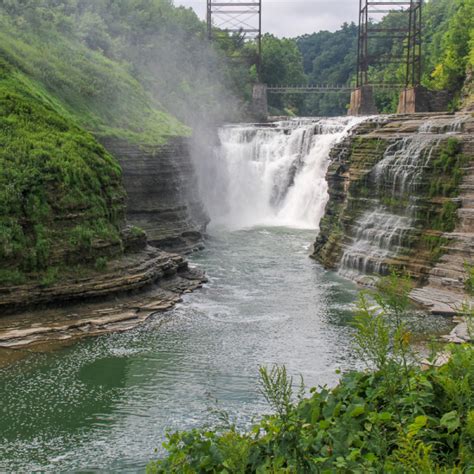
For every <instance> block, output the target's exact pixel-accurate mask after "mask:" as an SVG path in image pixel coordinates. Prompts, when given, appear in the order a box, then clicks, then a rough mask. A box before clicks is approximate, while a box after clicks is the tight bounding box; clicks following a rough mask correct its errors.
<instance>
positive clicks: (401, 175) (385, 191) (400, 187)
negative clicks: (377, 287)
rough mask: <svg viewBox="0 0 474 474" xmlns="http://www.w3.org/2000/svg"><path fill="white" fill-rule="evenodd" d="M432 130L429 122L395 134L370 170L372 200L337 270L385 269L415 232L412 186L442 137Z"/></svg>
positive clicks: (348, 272) (363, 271) (356, 272)
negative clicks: (410, 133) (408, 133)
mask: <svg viewBox="0 0 474 474" xmlns="http://www.w3.org/2000/svg"><path fill="white" fill-rule="evenodd" d="M453 131H454V130H453ZM431 132H432V130H431V127H430V125H429V124H424V125H422V126H421V127H420V128H419V130H418V133H417V134H415V135H413V136H410V137H405V138H400V139H398V140H396V141H395V142H394V143H393V144H391V145H390V146H389V147H388V148H387V150H386V151H385V154H384V157H383V159H382V160H381V161H380V162H379V163H378V164H377V165H376V166H375V167H374V169H373V170H372V172H371V175H370V176H369V180H370V181H372V182H373V183H374V184H375V189H376V195H375V196H373V202H374V204H373V207H372V209H370V210H368V211H366V212H364V213H363V214H362V215H361V216H360V217H359V218H358V219H357V220H356V222H355V224H354V228H353V232H352V234H353V240H352V243H351V244H350V245H349V246H348V247H347V248H346V250H345V252H344V254H343V256H342V259H341V264H340V270H339V271H340V273H341V274H343V275H345V276H348V277H350V278H354V279H359V278H358V277H359V276H360V275H361V274H362V275H367V274H375V275H380V274H385V273H387V272H388V271H389V260H390V259H391V258H393V257H395V256H397V255H399V254H400V251H401V250H402V248H403V246H404V244H406V243H407V240H408V239H409V237H410V235H412V234H413V233H415V232H416V228H415V224H416V210H417V202H416V198H415V197H414V195H415V193H414V191H415V190H416V188H417V186H419V185H420V179H421V176H422V173H423V169H424V168H426V167H427V166H429V164H430V161H431V159H432V156H433V152H434V150H435V149H436V147H437V145H438V144H439V141H440V139H439V136H437V135H436V134H433V133H431ZM384 201H385V202H387V201H388V202H389V203H393V202H395V203H397V207H398V209H399V212H395V211H393V209H392V208H393V206H392V205H383V202H384Z"/></svg>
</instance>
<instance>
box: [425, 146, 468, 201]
mask: <svg viewBox="0 0 474 474" xmlns="http://www.w3.org/2000/svg"><path fill="white" fill-rule="evenodd" d="M467 159H468V158H467V157H466V156H465V155H463V154H462V153H461V143H460V142H459V140H457V139H456V138H449V139H448V141H447V142H446V143H445V144H444V145H443V147H442V148H441V149H440V152H439V157H438V158H437V159H436V160H435V161H434V162H433V177H432V179H431V180H430V189H429V196H430V197H434V196H442V197H456V196H458V194H459V185H460V184H461V181H462V179H463V176H464V167H465V165H466V162H467Z"/></svg>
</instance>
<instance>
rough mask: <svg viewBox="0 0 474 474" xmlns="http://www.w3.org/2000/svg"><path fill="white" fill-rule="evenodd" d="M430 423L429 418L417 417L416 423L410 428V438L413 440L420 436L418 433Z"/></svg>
mask: <svg viewBox="0 0 474 474" xmlns="http://www.w3.org/2000/svg"><path fill="white" fill-rule="evenodd" d="M427 423H428V417H427V416H424V415H423V416H417V417H416V418H415V421H414V422H413V423H412V424H411V425H409V426H408V437H409V438H413V437H414V436H416V435H417V434H418V432H419V431H420V430H421V429H422V428H424V427H425V426H426V424H427Z"/></svg>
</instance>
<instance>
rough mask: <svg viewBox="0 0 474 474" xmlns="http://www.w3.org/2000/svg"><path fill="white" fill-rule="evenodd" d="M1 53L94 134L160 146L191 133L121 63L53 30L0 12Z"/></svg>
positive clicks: (71, 117) (59, 107)
mask: <svg viewBox="0 0 474 474" xmlns="http://www.w3.org/2000/svg"><path fill="white" fill-rule="evenodd" d="M0 55H1V57H3V58H4V59H5V60H6V61H7V62H8V63H10V64H12V65H14V67H15V68H17V69H18V70H19V71H21V72H23V73H24V74H25V75H27V76H28V77H30V78H32V79H35V80H36V81H37V82H39V83H40V84H42V85H43V86H44V88H45V89H46V90H47V91H48V92H49V93H50V94H51V95H50V97H49V98H48V100H50V101H51V102H52V103H54V106H55V107H56V108H57V109H60V110H61V111H62V113H63V115H64V116H66V117H68V118H70V119H73V120H76V121H77V123H78V124H80V125H81V126H83V127H84V128H86V129H87V130H89V131H92V132H94V134H96V135H98V136H117V137H121V138H125V139H127V140H129V141H131V142H135V143H140V144H147V145H159V144H162V143H164V142H166V140H167V139H168V138H169V137H172V136H182V135H187V134H189V132H190V131H189V129H188V128H187V127H185V126H184V125H183V124H181V123H180V122H179V121H178V120H177V119H176V118H174V117H172V116H171V115H169V114H168V113H166V112H165V111H164V110H163V109H162V107H161V106H160V104H159V103H157V102H156V101H155V100H153V99H152V98H151V96H150V95H149V94H147V93H146V92H145V90H144V89H143V87H142V86H141V84H140V83H139V82H138V81H137V80H136V79H135V78H134V77H133V76H132V74H131V73H130V71H128V70H127V66H126V65H124V64H120V63H118V62H115V61H112V60H110V59H108V58H106V57H105V56H104V55H102V54H101V53H100V52H97V51H92V50H90V49H88V48H87V47H86V46H84V45H82V44H80V43H78V42H77V41H71V40H69V39H68V38H67V37H66V36H64V35H61V34H60V33H58V32H55V31H53V30H51V31H50V32H45V31H41V32H40V31H35V30H33V29H22V28H18V27H16V26H15V25H13V24H12V22H11V20H10V19H9V18H8V17H7V16H5V15H3V16H0Z"/></svg>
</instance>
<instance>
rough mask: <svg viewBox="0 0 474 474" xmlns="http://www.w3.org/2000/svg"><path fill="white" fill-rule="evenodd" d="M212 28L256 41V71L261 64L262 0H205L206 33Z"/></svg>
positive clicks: (211, 30)
mask: <svg viewBox="0 0 474 474" xmlns="http://www.w3.org/2000/svg"><path fill="white" fill-rule="evenodd" d="M214 29H218V30H221V31H226V32H227V33H230V34H238V35H242V37H243V39H244V40H256V41H257V71H258V74H259V77H260V72H261V65H262V0H227V1H224V0H207V34H208V38H209V40H210V41H212V39H213V34H214Z"/></svg>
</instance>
